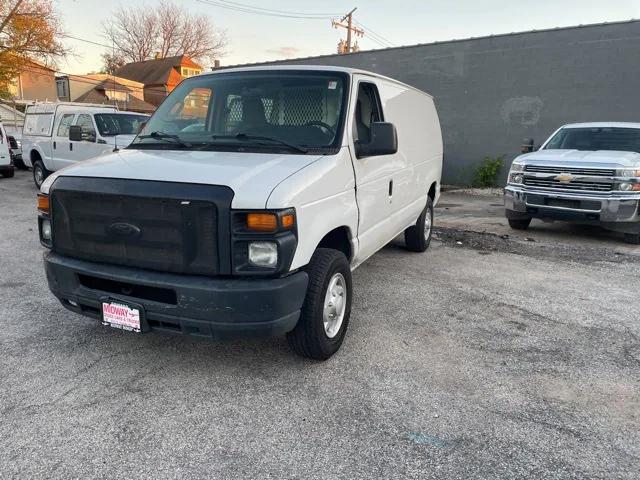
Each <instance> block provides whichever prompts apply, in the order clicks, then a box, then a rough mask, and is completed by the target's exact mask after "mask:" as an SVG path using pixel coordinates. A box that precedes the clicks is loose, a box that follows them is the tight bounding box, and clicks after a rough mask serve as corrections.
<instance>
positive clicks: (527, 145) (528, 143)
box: [520, 138, 535, 153]
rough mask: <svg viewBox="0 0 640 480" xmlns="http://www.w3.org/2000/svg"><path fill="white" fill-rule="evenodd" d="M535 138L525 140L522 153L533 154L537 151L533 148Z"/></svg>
mask: <svg viewBox="0 0 640 480" xmlns="http://www.w3.org/2000/svg"><path fill="white" fill-rule="evenodd" d="M533 143H534V142H533V138H525V139H524V140H523V141H522V148H521V149H520V151H521V152H522V153H531V152H533V151H534V150H535V147H534V146H533Z"/></svg>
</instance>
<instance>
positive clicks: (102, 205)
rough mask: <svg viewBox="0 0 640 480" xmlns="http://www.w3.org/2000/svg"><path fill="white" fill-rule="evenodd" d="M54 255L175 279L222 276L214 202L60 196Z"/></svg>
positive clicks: (57, 196) (54, 209)
mask: <svg viewBox="0 0 640 480" xmlns="http://www.w3.org/2000/svg"><path fill="white" fill-rule="evenodd" d="M51 200H52V218H53V222H52V223H53V239H54V240H53V249H54V251H56V252H57V253H60V254H61V255H66V256H69V257H74V258H79V259H82V260H89V261H92V262H101V263H110V264H116V265H124V266H129V267H139V268H146V269H152V270H160V271H163V272H172V273H188V274H202V275H213V274H216V273H217V272H218V268H219V261H218V245H217V215H218V212H217V208H216V205H215V204H214V203H212V202H207V201H202V200H198V201H189V200H188V199H187V200H181V199H176V198H148V197H137V196H128V195H121V194H109V193H94V192H78V191H66V190H56V191H54V192H53V194H52V199H51Z"/></svg>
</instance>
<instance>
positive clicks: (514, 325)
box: [0, 172, 640, 479]
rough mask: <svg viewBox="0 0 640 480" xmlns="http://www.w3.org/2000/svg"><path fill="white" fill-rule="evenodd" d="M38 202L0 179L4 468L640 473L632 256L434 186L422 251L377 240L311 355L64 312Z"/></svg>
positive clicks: (12, 472) (94, 473)
mask: <svg viewBox="0 0 640 480" xmlns="http://www.w3.org/2000/svg"><path fill="white" fill-rule="evenodd" d="M35 193H36V191H35V187H34V186H33V183H32V181H31V178H30V173H29V172H17V173H16V178H14V179H0V213H1V214H0V272H1V273H0V378H1V382H2V388H0V472H1V474H0V476H1V477H3V478H97V477H99V478H187V477H188V478H278V479H279V478H323V479H326V478H345V479H355V478H420V479H425V478H438V479H467V478H537V479H540V478H554V479H563V478H628V479H632V478H638V477H640V419H639V415H640V317H639V314H638V311H639V309H638V306H639V305H640V301H639V300H638V298H639V297H638V292H640V276H639V275H638V269H639V268H640V256H639V255H637V250H638V248H637V247H630V246H626V245H624V244H622V243H619V240H618V239H616V238H612V237H610V236H607V235H606V234H600V233H597V232H596V234H595V238H592V237H591V236H589V231H585V230H578V231H577V232H578V233H576V230H575V229H572V228H566V227H565V229H564V230H563V228H562V227H561V226H554V227H553V228H552V231H551V233H549V231H541V230H540V229H542V230H544V229H545V228H547V227H545V226H544V225H542V224H541V225H542V227H539V228H538V229H537V230H536V228H534V229H532V231H531V232H530V233H528V232H527V233H521V232H519V233H518V234H517V235H511V234H509V233H507V232H506V231H505V232H502V231H500V230H497V231H493V230H496V229H500V228H502V227H500V226H499V225H494V226H493V227H486V228H485V227H483V226H482V225H480V224H479V223H475V221H471V220H469V219H470V218H472V217H474V215H472V214H469V215H467V213H468V211H467V210H465V208H467V207H469V208H471V210H473V209H474V208H476V207H477V208H478V209H479V210H481V211H485V210H487V209H489V210H490V205H491V203H493V204H498V202H499V200H500V199H499V197H496V198H495V199H491V198H490V199H488V200H487V199H484V200H483V199H477V198H468V196H465V195H464V194H461V193H459V194H445V195H444V196H443V198H442V206H441V207H440V208H439V209H438V211H437V219H436V225H438V221H439V220H442V222H441V224H440V228H439V230H438V231H437V235H436V237H435V239H434V241H433V243H432V245H431V248H430V249H429V250H428V252H427V253H425V254H415V253H409V252H407V251H405V250H404V249H403V247H402V242H401V241H399V240H396V241H394V242H393V243H392V244H391V245H389V246H388V247H387V248H385V249H384V250H383V251H381V252H379V253H378V254H376V255H375V256H373V257H372V258H371V259H370V260H369V261H368V262H366V263H365V264H364V265H363V266H362V267H360V268H359V269H358V270H356V272H355V273H354V294H355V298H354V303H353V311H352V316H351V323H350V326H349V332H348V333H347V338H346V340H345V343H344V344H343V347H342V349H341V350H340V351H339V352H338V354H336V355H335V356H334V357H333V358H332V359H331V360H329V361H327V362H324V363H318V362H312V361H308V360H304V359H301V358H297V357H295V356H293V355H292V354H291V353H290V352H289V350H288V348H287V345H286V342H285V341H284V339H281V338H274V339H267V340H252V341H233V342H223V343H220V342H205V341H196V340H194V339H190V338H183V337H174V336H163V335H157V334H147V335H136V334H131V333H126V332H121V331H116V330H113V329H108V328H106V327H102V326H100V325H98V324H96V322H94V321H91V320H88V319H86V318H83V317H79V316H76V315H74V314H72V313H70V312H68V311H67V310H65V309H64V308H62V306H61V305H60V304H59V303H58V302H57V300H55V299H54V297H53V296H52V295H51V294H50V293H49V291H48V289H47V286H46V280H45V276H44V273H43V270H42V262H41V255H42V252H43V249H42V247H41V246H40V245H39V242H38V238H37V232H36V230H37V227H36V222H35V219H36V213H35ZM456 195H457V196H456ZM483 202H484V203H483ZM447 204H449V205H451V204H455V205H458V206H453V207H452V206H448V207H447V206H446V205H447ZM473 205H475V207H474V206H473ZM483 205H484V206H483ZM487 205H488V206H489V207H487ZM491 208H496V209H498V208H499V206H496V207H491ZM465 212H467V213H465ZM489 217H491V215H489ZM494 217H495V218H498V215H494ZM494 217H491V218H494ZM465 219H466V220H465ZM472 223H475V225H472V226H470V224H472ZM486 223H491V222H490V221H488V222H485V224H486ZM496 223H499V221H496ZM533 225H534V227H535V223H534V224H533ZM471 227H473V228H471ZM505 235H509V236H506V237H505ZM529 235H531V236H532V237H535V238H529V237H528V236H529ZM581 236H582V237H585V238H586V240H585V241H584V242H582V241H580V237H581ZM527 238H529V239H527Z"/></svg>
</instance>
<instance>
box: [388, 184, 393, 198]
mask: <svg viewBox="0 0 640 480" xmlns="http://www.w3.org/2000/svg"><path fill="white" fill-rule="evenodd" d="M389 196H390V197H392V196H393V180H389Z"/></svg>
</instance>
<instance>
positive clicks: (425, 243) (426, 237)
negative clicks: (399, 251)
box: [404, 197, 433, 252]
mask: <svg viewBox="0 0 640 480" xmlns="http://www.w3.org/2000/svg"><path fill="white" fill-rule="evenodd" d="M432 235H433V200H432V199H431V197H427V206H426V207H425V208H424V210H423V211H422V213H421V214H420V216H419V217H418V220H417V221H416V224H415V225H412V226H411V227H409V228H407V229H406V230H405V231H404V243H405V244H406V245H407V248H408V249H409V250H411V251H412V252H424V251H425V250H426V249H427V248H429V244H430V243H431V236H432Z"/></svg>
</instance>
